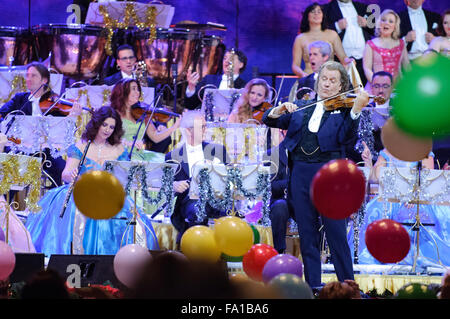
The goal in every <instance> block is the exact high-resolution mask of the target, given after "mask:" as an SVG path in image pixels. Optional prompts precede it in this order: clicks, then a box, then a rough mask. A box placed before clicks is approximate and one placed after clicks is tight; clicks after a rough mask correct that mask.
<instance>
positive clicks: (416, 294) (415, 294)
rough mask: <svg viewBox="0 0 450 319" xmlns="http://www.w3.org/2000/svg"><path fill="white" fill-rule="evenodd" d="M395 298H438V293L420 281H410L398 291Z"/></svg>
mask: <svg viewBox="0 0 450 319" xmlns="http://www.w3.org/2000/svg"><path fill="white" fill-rule="evenodd" d="M394 298H395V299H437V297H436V294H435V293H434V292H433V291H431V290H429V289H428V287H427V286H426V285H424V284H420V283H410V284H407V285H405V286H403V287H402V288H400V289H399V291H397V293H396V294H395V296H394Z"/></svg>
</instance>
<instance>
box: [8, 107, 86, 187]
mask: <svg viewBox="0 0 450 319" xmlns="http://www.w3.org/2000/svg"><path fill="white" fill-rule="evenodd" d="M75 121H76V120H75V119H74V118H72V117H69V116H65V117H53V116H41V115H16V114H13V113H9V114H8V115H7V116H6V118H5V120H4V121H3V122H1V124H0V131H1V132H6V131H7V132H8V136H9V137H13V138H15V139H16V140H18V141H20V143H18V144H16V143H10V144H9V146H10V147H11V152H13V153H18V152H22V153H24V154H26V155H31V154H33V155H39V156H40V157H41V159H42V164H43V165H45V166H46V167H50V165H51V163H50V161H49V160H47V159H46V158H44V157H45V154H44V153H43V150H44V148H48V149H49V150H50V155H51V156H53V157H54V158H57V157H59V156H63V155H65V154H66V153H67V149H68V148H69V146H70V145H72V144H74V143H75V132H76V130H77V127H76V122H75ZM42 172H43V174H44V175H45V177H46V178H48V179H50V180H51V181H52V182H53V183H54V184H55V185H56V183H55V181H54V180H53V179H52V178H51V177H50V176H49V175H48V174H47V173H46V172H45V170H42ZM44 185H45V183H44ZM57 186H59V185H57Z"/></svg>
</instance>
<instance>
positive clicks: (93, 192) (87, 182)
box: [73, 171, 125, 219]
mask: <svg viewBox="0 0 450 319" xmlns="http://www.w3.org/2000/svg"><path fill="white" fill-rule="evenodd" d="M73 199H74V201H75V205H76V206H77V208H78V209H79V210H80V212H81V213H82V214H83V215H85V216H86V217H89V218H92V219H109V218H111V217H114V216H115V215H117V213H118V212H120V210H121V209H122V207H123V205H124V203H125V190H124V189H123V186H122V184H121V183H120V182H119V180H118V179H117V178H116V177H115V176H114V175H112V174H110V173H108V172H105V171H90V172H87V173H85V174H83V175H81V177H80V178H79V179H78V181H77V182H76V183H75V185H74V189H73Z"/></svg>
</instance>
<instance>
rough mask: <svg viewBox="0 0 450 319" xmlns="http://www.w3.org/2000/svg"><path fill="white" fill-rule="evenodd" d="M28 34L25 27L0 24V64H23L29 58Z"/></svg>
mask: <svg viewBox="0 0 450 319" xmlns="http://www.w3.org/2000/svg"><path fill="white" fill-rule="evenodd" d="M29 40H30V36H29V32H28V30H27V29H23V28H16V27H5V26H0V64H3V65H7V66H12V65H25V64H27V63H28V62H29V59H30V48H31V46H30V42H31V41H29Z"/></svg>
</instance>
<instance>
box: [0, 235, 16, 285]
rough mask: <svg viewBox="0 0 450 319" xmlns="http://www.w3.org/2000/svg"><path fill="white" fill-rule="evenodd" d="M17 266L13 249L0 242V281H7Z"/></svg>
mask: <svg viewBox="0 0 450 319" xmlns="http://www.w3.org/2000/svg"><path fill="white" fill-rule="evenodd" d="M15 266H16V255H15V254H14V252H13V250H12V248H11V247H10V246H9V245H8V244H7V243H5V242H4V241H0V280H5V279H7V278H8V277H9V275H11V273H12V272H13V270H14V267H15Z"/></svg>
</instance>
